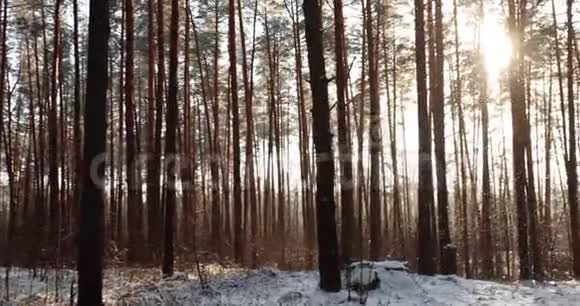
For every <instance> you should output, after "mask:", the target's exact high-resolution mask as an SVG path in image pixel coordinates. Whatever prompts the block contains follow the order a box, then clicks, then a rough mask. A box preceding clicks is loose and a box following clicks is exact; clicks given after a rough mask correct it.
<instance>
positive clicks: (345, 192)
mask: <svg viewBox="0 0 580 306" xmlns="http://www.w3.org/2000/svg"><path fill="white" fill-rule="evenodd" d="M342 7H343V4H342V0H335V1H334V45H335V57H336V96H337V106H336V110H337V118H338V153H339V159H340V172H341V177H340V201H341V203H340V207H341V220H342V226H341V245H342V248H341V250H342V257H341V258H342V262H343V263H348V262H350V261H351V257H352V245H353V239H352V234H353V232H354V227H353V225H354V224H353V223H354V210H353V187H354V184H353V180H352V160H351V144H350V141H349V138H348V134H349V131H348V124H347V120H348V118H347V116H346V99H345V93H346V81H347V71H346V69H347V67H346V52H345V41H344V40H345V38H344V31H345V29H344V16H343V13H342Z"/></svg>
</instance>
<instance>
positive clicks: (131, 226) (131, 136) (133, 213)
mask: <svg viewBox="0 0 580 306" xmlns="http://www.w3.org/2000/svg"><path fill="white" fill-rule="evenodd" d="M125 21H126V24H125V26H126V35H127V36H126V41H125V44H126V57H125V105H126V108H125V126H126V131H127V134H126V147H127V152H126V155H125V158H126V164H125V167H126V168H125V171H126V175H127V211H128V214H127V228H128V231H129V244H128V248H127V261H128V262H129V263H130V264H131V263H133V262H135V261H136V260H137V254H138V252H139V250H138V249H139V247H138V245H139V241H140V239H139V233H140V231H141V227H142V226H141V213H140V210H141V199H140V198H139V194H138V192H137V191H138V187H137V177H136V176H137V175H139V174H138V173H136V166H137V165H136V164H135V158H136V156H137V154H138V152H137V151H136V145H135V144H136V142H135V121H134V112H135V110H134V102H133V92H134V90H133V89H134V85H133V74H134V65H133V63H134V59H133V48H134V29H133V27H134V26H133V24H134V19H133V0H125Z"/></svg>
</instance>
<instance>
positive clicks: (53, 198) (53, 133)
mask: <svg viewBox="0 0 580 306" xmlns="http://www.w3.org/2000/svg"><path fill="white" fill-rule="evenodd" d="M61 3H62V1H61V0H56V2H55V8H54V35H53V37H54V39H53V40H54V49H53V58H52V65H51V83H50V84H51V85H50V105H49V110H48V148H49V150H48V151H49V152H48V163H49V166H48V184H49V188H50V194H49V199H50V222H51V223H50V231H49V235H50V237H49V239H50V240H49V241H51V244H52V247H53V248H54V249H53V250H52V251H51V252H54V253H52V254H53V255H55V254H56V253H55V252H56V246H57V244H58V243H57V242H58V233H59V231H60V223H61V221H62V220H61V218H60V215H61V208H62V207H61V205H60V203H59V179H58V167H59V165H58V161H59V159H58V132H59V129H58V115H57V108H58V107H57V96H58V73H59V71H58V68H59V67H60V65H59V64H58V62H59V48H60V6H61Z"/></svg>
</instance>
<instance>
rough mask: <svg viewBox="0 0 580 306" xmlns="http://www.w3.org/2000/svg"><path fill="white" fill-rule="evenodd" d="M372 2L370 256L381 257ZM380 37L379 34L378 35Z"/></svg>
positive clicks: (369, 14) (369, 32)
mask: <svg viewBox="0 0 580 306" xmlns="http://www.w3.org/2000/svg"><path fill="white" fill-rule="evenodd" d="M371 4H372V2H371V0H367V6H366V10H367V11H366V14H367V17H366V18H367V23H366V35H367V47H368V59H369V85H370V106H371V109H370V122H369V142H370V154H371V165H370V167H371V174H370V180H371V197H370V211H369V213H370V219H371V237H370V241H371V244H370V250H369V251H370V254H369V255H370V259H371V260H379V258H380V256H381V250H382V237H381V216H382V213H381V208H382V205H381V177H380V168H379V167H380V153H381V147H382V141H381V138H382V137H381V103H380V96H379V83H378V61H377V59H376V57H377V48H376V46H375V43H376V42H375V39H376V38H375V31H374V30H373V28H374V26H373V14H372V5H371ZM377 37H378V35H377Z"/></svg>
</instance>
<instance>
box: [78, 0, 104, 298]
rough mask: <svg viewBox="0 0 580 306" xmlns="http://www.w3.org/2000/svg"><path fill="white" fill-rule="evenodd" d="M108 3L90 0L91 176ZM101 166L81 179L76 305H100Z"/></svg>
mask: <svg viewBox="0 0 580 306" xmlns="http://www.w3.org/2000/svg"><path fill="white" fill-rule="evenodd" d="M108 2H109V1H107V0H102V1H100V0H91V2H90V11H89V12H90V18H89V46H88V52H89V53H88V62H87V87H86V101H87V103H86V107H85V141H84V154H83V156H84V157H85V158H84V162H83V173H87V174H88V173H91V169H92V168H93V166H95V164H94V163H95V162H96V161H98V160H99V156H102V155H103V154H105V142H106V138H107V136H106V135H107V119H106V117H107V115H106V105H107V90H106V88H107V82H108V80H107V79H108V71H107V67H108V65H107V59H108V41H109V3H108ZM104 169H105V168H104V167H103V165H99V167H98V168H97V177H96V178H95V177H94V176H91V175H84V176H83V188H82V193H81V205H80V220H79V240H78V241H79V252H78V266H77V268H78V278H79V281H78V282H79V283H78V288H79V289H78V290H79V293H78V294H79V298H78V304H79V305H95V306H100V305H103V301H102V288H103V255H104V238H105V237H104V197H103V185H102V184H103V182H104V181H103V180H104V174H105V173H104Z"/></svg>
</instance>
